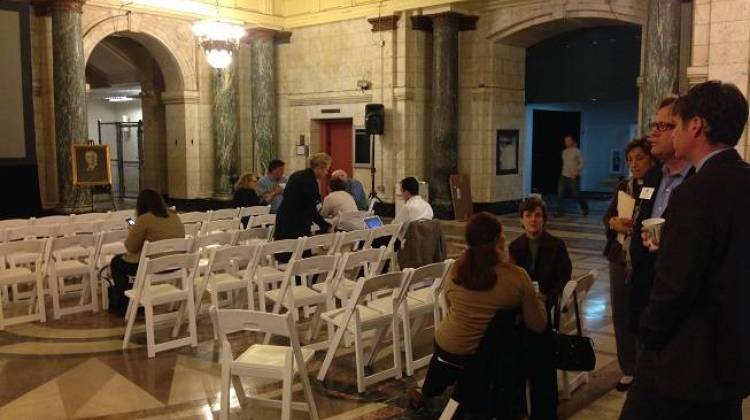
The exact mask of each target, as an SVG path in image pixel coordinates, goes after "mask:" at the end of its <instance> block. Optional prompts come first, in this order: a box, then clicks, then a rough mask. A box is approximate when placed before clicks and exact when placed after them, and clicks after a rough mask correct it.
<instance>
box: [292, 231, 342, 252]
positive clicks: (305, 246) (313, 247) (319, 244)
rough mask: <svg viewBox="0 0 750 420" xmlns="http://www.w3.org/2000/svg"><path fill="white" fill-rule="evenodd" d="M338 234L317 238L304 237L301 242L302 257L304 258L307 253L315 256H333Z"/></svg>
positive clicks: (325, 234) (328, 234) (323, 235)
mask: <svg viewBox="0 0 750 420" xmlns="http://www.w3.org/2000/svg"><path fill="white" fill-rule="evenodd" d="M338 239H339V234H338V233H324V234H322V235H315V236H309V237H308V236H303V237H302V238H301V239H300V241H301V245H300V246H301V249H300V254H299V255H300V257H301V258H302V257H304V255H305V252H309V254H310V255H311V256H313V255H333V252H334V251H335V250H336V242H338Z"/></svg>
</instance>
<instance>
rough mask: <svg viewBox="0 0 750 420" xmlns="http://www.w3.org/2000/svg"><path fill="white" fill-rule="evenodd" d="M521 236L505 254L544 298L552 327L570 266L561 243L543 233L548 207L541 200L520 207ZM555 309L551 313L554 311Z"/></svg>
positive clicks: (525, 202)
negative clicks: (508, 255)
mask: <svg viewBox="0 0 750 420" xmlns="http://www.w3.org/2000/svg"><path fill="white" fill-rule="evenodd" d="M518 210H519V211H518V212H519V214H520V216H521V225H523V229H524V232H525V233H524V234H522V235H521V236H519V237H518V238H516V239H515V240H514V241H513V242H511V244H510V246H509V247H508V250H509V252H510V255H511V257H512V258H513V261H515V263H516V264H517V265H518V266H520V267H522V268H523V269H524V270H526V272H527V273H529V276H531V280H533V281H534V282H536V283H537V284H538V286H539V291H540V292H541V293H542V295H544V298H545V306H546V307H547V312H548V313H549V314H550V315H554V317H553V316H550V317H549V320H550V322H551V323H552V322H553V320H554V323H553V325H555V326H558V325H557V324H558V323H559V321H560V313H559V312H560V308H559V300H560V295H561V294H562V291H563V288H565V284H566V283H567V282H568V281H570V275H571V273H572V271H573V266H572V265H571V263H570V257H569V256H568V250H567V248H566V247H565V242H563V241H562V239H560V238H557V237H555V236H552V235H551V234H550V233H549V232H547V230H546V229H545V224H546V223H547V205H546V204H544V201H542V199H540V198H537V197H529V198H527V199H525V200H523V201H522V202H521V205H520V206H519V209H518ZM553 308H554V311H553Z"/></svg>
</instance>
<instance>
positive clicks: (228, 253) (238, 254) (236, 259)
mask: <svg viewBox="0 0 750 420" xmlns="http://www.w3.org/2000/svg"><path fill="white" fill-rule="evenodd" d="M259 249H260V246H258V245H235V246H227V247H223V248H216V249H213V250H211V259H210V260H209V263H208V271H209V272H213V271H215V270H227V269H228V268H230V267H231V266H232V265H233V264H234V265H235V267H238V268H239V267H242V266H247V265H248V264H251V263H255V261H256V257H257V255H258V250H259Z"/></svg>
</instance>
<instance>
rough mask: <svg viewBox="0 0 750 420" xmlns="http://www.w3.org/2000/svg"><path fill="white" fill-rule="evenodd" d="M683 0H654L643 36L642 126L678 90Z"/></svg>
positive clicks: (646, 126) (649, 8)
mask: <svg viewBox="0 0 750 420" xmlns="http://www.w3.org/2000/svg"><path fill="white" fill-rule="evenodd" d="M681 1H682V0H651V1H649V2H648V13H647V17H646V26H645V30H644V33H643V34H642V39H643V43H644V44H643V50H644V51H643V60H644V63H643V64H644V65H643V75H642V80H643V90H642V95H643V96H642V104H643V105H642V107H641V112H642V113H641V129H642V132H643V133H648V132H649V129H648V123H649V122H650V121H651V119H652V118H653V116H654V113H656V111H657V109H656V108H657V107H658V106H659V102H660V101H661V100H662V99H663V98H664V97H666V96H669V95H672V94H675V93H677V91H678V86H679V81H680V77H679V73H680V21H681V4H680V3H681Z"/></svg>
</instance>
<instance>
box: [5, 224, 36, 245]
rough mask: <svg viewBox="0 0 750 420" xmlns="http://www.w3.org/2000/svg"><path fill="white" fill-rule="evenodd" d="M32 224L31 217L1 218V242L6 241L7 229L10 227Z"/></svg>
mask: <svg viewBox="0 0 750 420" xmlns="http://www.w3.org/2000/svg"><path fill="white" fill-rule="evenodd" d="M26 226H31V219H6V220H0V243H2V242H6V241H7V237H6V231H7V230H8V229H13V228H19V227H26Z"/></svg>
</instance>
